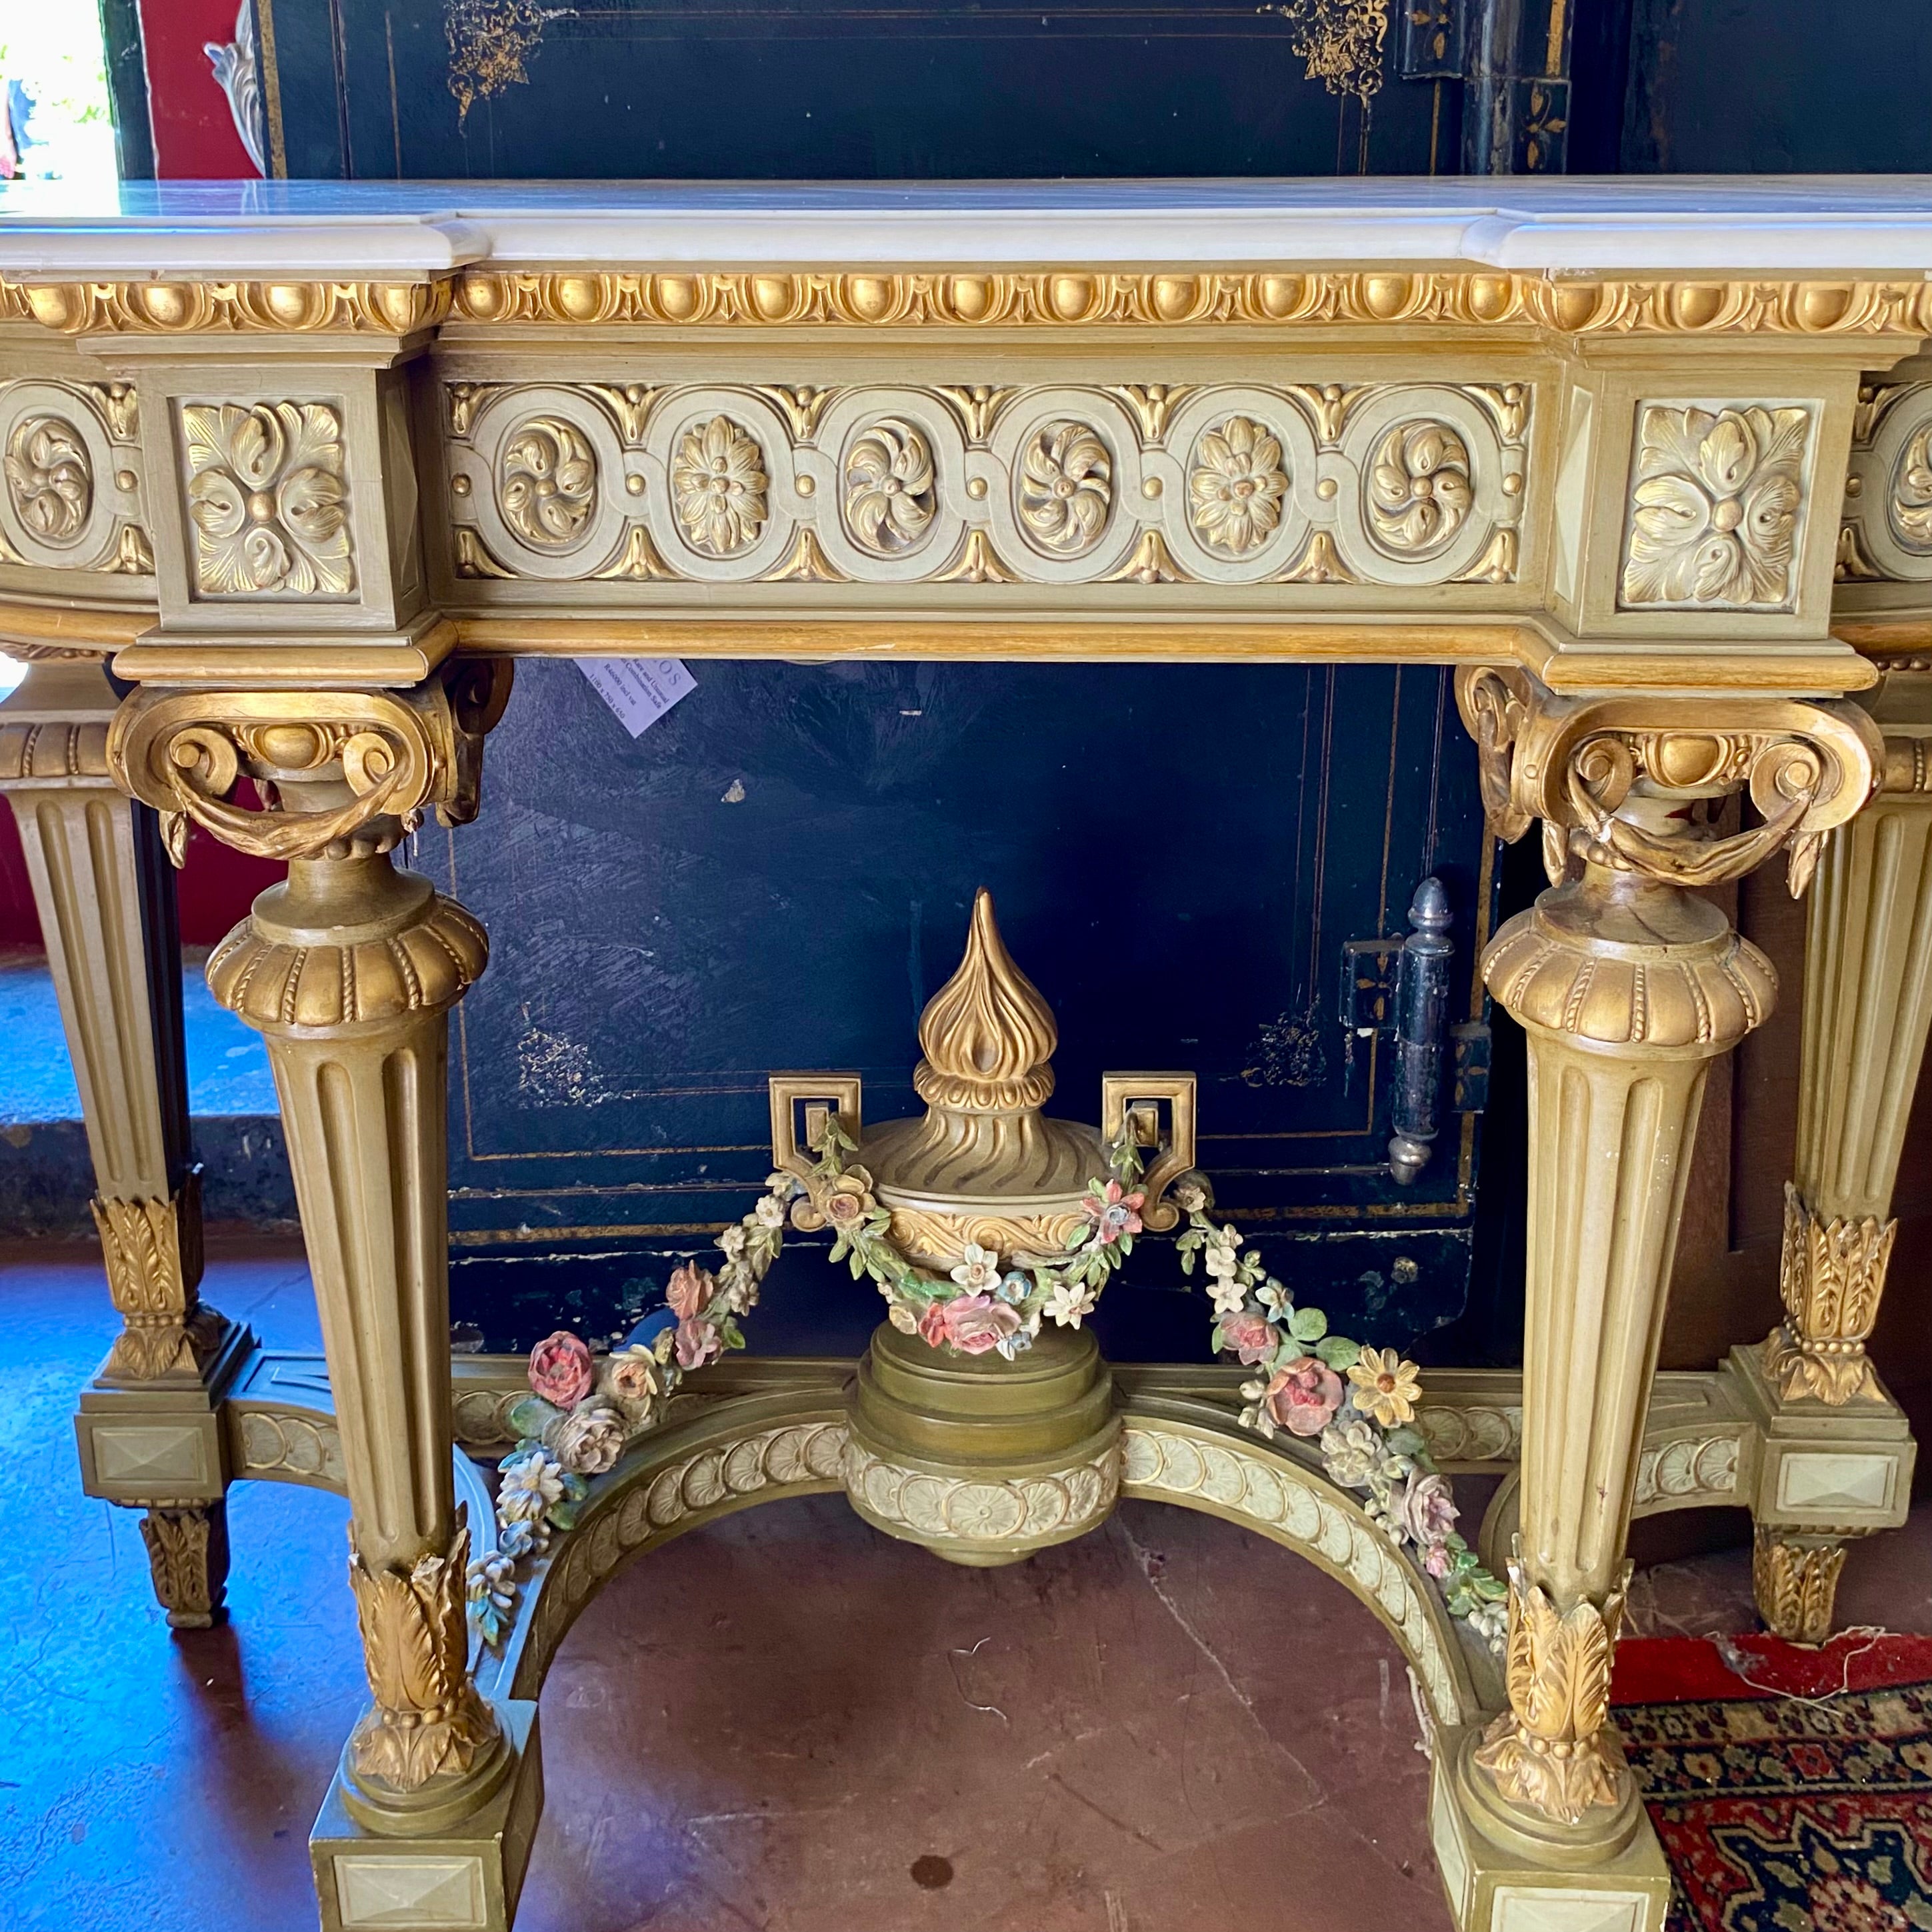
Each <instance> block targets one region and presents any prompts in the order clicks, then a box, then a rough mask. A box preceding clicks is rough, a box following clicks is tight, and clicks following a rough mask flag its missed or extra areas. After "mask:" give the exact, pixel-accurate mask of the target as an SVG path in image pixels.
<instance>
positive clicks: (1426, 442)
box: [1366, 419, 1475, 556]
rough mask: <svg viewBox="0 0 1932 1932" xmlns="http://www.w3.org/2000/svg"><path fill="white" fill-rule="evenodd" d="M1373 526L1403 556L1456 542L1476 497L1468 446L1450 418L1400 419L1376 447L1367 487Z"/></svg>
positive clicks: (1379, 537)
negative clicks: (1451, 426) (1450, 425)
mask: <svg viewBox="0 0 1932 1932" xmlns="http://www.w3.org/2000/svg"><path fill="white" fill-rule="evenodd" d="M1366 494H1367V507H1368V513H1369V527H1370V529H1371V530H1372V531H1373V532H1374V534H1375V537H1376V541H1378V542H1379V544H1382V547H1384V548H1385V549H1386V550H1391V551H1392V552H1394V553H1395V554H1396V555H1397V556H1423V555H1425V554H1427V553H1428V552H1430V551H1431V550H1437V549H1439V548H1441V547H1442V546H1443V545H1445V544H1448V543H1449V542H1451V541H1453V540H1454V537H1455V535H1456V532H1457V531H1458V530H1460V529H1461V528H1462V527H1463V523H1464V522H1465V520H1466V519H1467V518H1468V517H1469V511H1470V510H1471V508H1472V507H1473V506H1474V504H1475V490H1474V488H1473V487H1472V484H1471V483H1470V480H1469V449H1468V447H1467V446H1466V445H1465V443H1463V439H1462V438H1461V437H1460V436H1458V435H1457V433H1456V432H1455V431H1454V430H1453V429H1451V428H1450V427H1449V425H1448V424H1447V423H1442V422H1433V421H1430V420H1428V419H1423V420H1421V421H1418V422H1405V423H1398V424H1397V425H1396V426H1395V427H1394V428H1393V429H1391V431H1389V432H1388V434H1387V435H1386V436H1385V437H1383V438H1382V442H1381V443H1380V444H1379V446H1377V448H1376V455H1375V461H1374V463H1373V465H1372V466H1370V471H1369V475H1368V478H1367V491H1366Z"/></svg>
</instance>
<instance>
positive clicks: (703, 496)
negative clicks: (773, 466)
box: [671, 416, 769, 556]
mask: <svg viewBox="0 0 1932 1932" xmlns="http://www.w3.org/2000/svg"><path fill="white" fill-rule="evenodd" d="M768 487H769V484H768V481H767V479H766V475H765V459H764V455H763V452H762V451H761V450H760V449H759V447H758V445H757V439H756V438H755V437H753V436H752V435H751V432H750V431H748V430H745V429H743V428H740V427H739V425H737V424H736V423H735V422H733V421H732V420H731V419H730V417H729V416H713V417H712V419H710V421H709V422H704V423H699V424H697V425H694V427H693V428H691V429H688V430H687V431H685V434H684V437H683V438H682V440H681V441H680V442H679V444H678V446H677V455H676V458H675V459H674V460H673V463H672V464H671V489H672V492H673V494H674V495H675V496H676V499H677V515H678V521H679V523H681V524H682V526H683V529H684V535H685V541H687V542H688V544H690V545H691V547H692V549H694V550H701V551H703V553H705V554H706V556H730V555H731V554H732V553H733V552H734V551H736V550H746V549H748V548H749V547H751V544H754V543H755V542H756V541H757V537H758V532H760V530H762V529H763V528H764V526H765V519H766V504H765V493H766V490H767V488H768Z"/></svg>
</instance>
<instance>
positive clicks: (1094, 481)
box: [1013, 420, 1114, 556]
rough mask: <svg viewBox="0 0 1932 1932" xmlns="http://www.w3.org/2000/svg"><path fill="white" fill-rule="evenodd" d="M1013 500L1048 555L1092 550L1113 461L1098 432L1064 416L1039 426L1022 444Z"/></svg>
mask: <svg viewBox="0 0 1932 1932" xmlns="http://www.w3.org/2000/svg"><path fill="white" fill-rule="evenodd" d="M1013 501H1014V507H1015V508H1016V510H1017V511H1018V512H1019V520H1020V527H1021V528H1022V529H1023V530H1024V531H1025V532H1026V535H1027V537H1028V540H1029V541H1031V542H1032V543H1034V544H1037V546H1038V547H1040V549H1041V550H1043V551H1045V552H1046V553H1047V554H1048V555H1049V556H1079V554H1080V553H1082V551H1083V550H1091V549H1092V547H1094V544H1096V543H1097V542H1098V541H1100V533H1101V532H1102V531H1103V530H1104V529H1106V527H1107V516H1108V513H1109V511H1110V510H1111V509H1112V508H1113V502H1114V459H1113V456H1112V453H1111V452H1109V449H1108V448H1107V446H1106V443H1103V442H1102V441H1101V440H1100V432H1099V431H1097V430H1095V429H1093V428H1090V427H1089V426H1088V425H1087V424H1085V423H1083V422H1068V421H1065V420H1061V421H1058V422H1050V423H1047V424H1046V425H1043V427H1042V428H1040V429H1039V430H1038V431H1036V432H1035V434H1034V437H1033V438H1032V440H1031V441H1030V442H1029V443H1028V445H1027V446H1026V454H1025V456H1024V457H1023V458H1022V460H1021V464H1020V474H1019V478H1018V479H1017V481H1016V487H1015V489H1014V492H1013Z"/></svg>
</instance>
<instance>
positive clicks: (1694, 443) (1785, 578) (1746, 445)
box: [1623, 407, 1810, 604]
mask: <svg viewBox="0 0 1932 1932" xmlns="http://www.w3.org/2000/svg"><path fill="white" fill-rule="evenodd" d="M1809 421H1810V419H1809V417H1808V416H1807V414H1806V413H1805V411H1804V410H1802V409H1784V410H1766V409H1749V410H1718V411H1716V412H1715V413H1713V412H1712V411H1711V410H1699V409H1682V410H1676V409H1668V408H1664V407H1656V408H1652V409H1648V410H1646V411H1645V412H1644V417H1643V437H1642V439H1641V442H1640V448H1639V450H1638V452H1637V475H1638V479H1639V480H1638V482H1637V490H1636V508H1635V509H1634V511H1633V512H1632V514H1631V534H1630V549H1629V553H1628V556H1627V558H1626V559H1625V564H1624V577H1623V595H1624V601H1625V603H1626V604H1782V603H1783V602H1784V601H1785V600H1786V598H1787V596H1788V595H1790V584H1791V563H1792V555H1793V550H1794V549H1795V547H1796V541H1797V531H1798V505H1799V473H1800V466H1801V463H1802V458H1803V455H1804V449H1805V430H1806V428H1807V425H1808V423H1809Z"/></svg>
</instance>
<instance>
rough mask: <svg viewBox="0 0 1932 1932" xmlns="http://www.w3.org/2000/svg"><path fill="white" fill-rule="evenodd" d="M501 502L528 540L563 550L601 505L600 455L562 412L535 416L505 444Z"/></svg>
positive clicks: (508, 518) (508, 519)
mask: <svg viewBox="0 0 1932 1932" xmlns="http://www.w3.org/2000/svg"><path fill="white" fill-rule="evenodd" d="M502 466H503V480H502V487H501V488H500V489H499V491H498V492H497V503H498V505H499V508H501V509H502V513H503V520H504V521H505V523H508V525H509V526H510V527H511V529H513V530H514V531H515V532H516V533H517V535H518V536H520V537H521V538H523V541H524V542H526V543H527V544H535V546H536V547H538V549H539V550H561V549H562V548H564V547H565V546H567V545H568V544H572V543H574V542H575V541H576V540H577V538H579V537H580V536H581V535H583V531H584V528H585V526H586V525H587V524H588V523H589V521H590V519H591V517H592V514H593V513H594V512H595V510H596V508H597V459H596V458H595V455H592V452H591V448H590V444H589V440H588V439H587V438H586V437H585V435H584V434H583V431H581V430H580V429H579V428H577V425H575V424H574V423H571V422H565V421H564V419H562V417H561V416H532V418H531V419H530V420H529V422H526V423H525V424H523V425H522V426H521V427H520V428H519V429H518V430H517V433H516V434H515V435H514V436H513V437H511V439H510V440H509V441H508V443H505V445H504V446H503V455H502Z"/></svg>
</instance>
